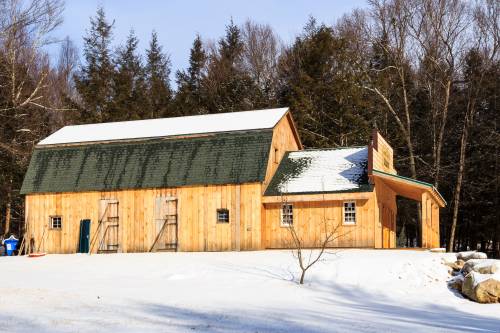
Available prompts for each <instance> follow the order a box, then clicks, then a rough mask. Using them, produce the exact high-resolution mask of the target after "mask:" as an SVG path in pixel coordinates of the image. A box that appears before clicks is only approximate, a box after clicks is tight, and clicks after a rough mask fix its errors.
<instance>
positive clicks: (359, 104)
mask: <svg viewBox="0 0 500 333" xmlns="http://www.w3.org/2000/svg"><path fill="white" fill-rule="evenodd" d="M350 58H351V55H350V53H349V49H348V48H347V47H346V43H345V41H344V40H343V39H342V38H338V37H336V36H335V35H334V33H333V30H332V28H330V27H327V26H325V25H320V26H317V25H316V22H315V21H314V19H313V18H311V19H310V20H309V23H308V24H307V25H306V28H305V29H304V33H303V34H302V35H301V36H299V37H298V38H297V39H296V41H295V43H294V44H293V45H292V46H291V47H290V48H289V49H287V50H286V51H285V54H284V55H283V57H282V58H281V61H280V65H279V82H280V83H281V86H280V104H282V105H286V106H289V107H290V108H291V110H292V112H293V115H294V117H295V119H296V120H297V123H298V126H299V129H300V131H301V138H302V140H303V143H304V145H306V146H316V147H322V146H326V147H331V146H348V145H357V144H364V143H365V142H366V141H367V139H368V137H369V133H370V123H369V119H367V117H366V115H364V114H362V113H361V112H360V110H363V109H364V101H363V98H362V96H361V93H360V90H359V89H357V88H356V87H355V86H354V85H353V84H352V82H353V80H352V78H351V72H350V70H349V69H348V68H347V64H348V63H349V61H350Z"/></svg>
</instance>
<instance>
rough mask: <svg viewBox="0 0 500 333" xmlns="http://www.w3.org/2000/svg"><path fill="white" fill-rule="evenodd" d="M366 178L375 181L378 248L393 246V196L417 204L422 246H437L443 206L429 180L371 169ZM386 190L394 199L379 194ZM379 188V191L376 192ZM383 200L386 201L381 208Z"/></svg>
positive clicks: (394, 216)
mask: <svg viewBox="0 0 500 333" xmlns="http://www.w3.org/2000/svg"><path fill="white" fill-rule="evenodd" d="M369 177H370V179H371V181H372V183H373V184H375V189H376V192H377V197H378V198H379V200H378V201H379V218H378V220H379V227H380V229H381V230H380V231H381V240H380V243H379V242H377V240H376V245H377V243H378V244H379V245H380V246H376V247H381V248H394V247H396V232H395V231H396V223H395V221H396V215H395V214H396V212H397V208H396V205H395V200H394V199H395V196H401V197H404V198H407V199H410V200H414V201H417V202H419V204H420V221H421V223H420V236H421V246H422V248H436V247H440V238H439V237H440V236H439V208H442V207H445V206H446V201H445V200H444V199H443V197H442V196H441V194H440V193H439V192H438V191H437V189H436V188H435V187H434V186H433V185H432V184H429V183H425V182H422V181H418V180H414V179H411V178H407V177H403V176H399V175H396V174H392V173H387V172H383V171H380V170H375V169H373V170H372V172H371V174H370V176H369ZM384 188H388V189H390V191H391V192H393V193H392V194H393V195H394V198H393V199H391V200H387V198H386V195H387V193H384V194H382V193H381V192H387V191H381V189H384ZM377 189H379V191H377ZM385 202H388V203H390V204H389V205H388V207H385V206H384V205H387V204H385ZM391 203H393V204H391Z"/></svg>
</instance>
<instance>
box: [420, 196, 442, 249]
mask: <svg viewBox="0 0 500 333" xmlns="http://www.w3.org/2000/svg"><path fill="white" fill-rule="evenodd" d="M421 207H422V229H421V230H422V231H421V232H422V247H423V248H438V247H439V246H440V239H439V206H438V204H437V203H436V202H435V201H434V200H433V199H432V197H431V196H430V195H429V194H428V193H426V192H424V193H422V201H421Z"/></svg>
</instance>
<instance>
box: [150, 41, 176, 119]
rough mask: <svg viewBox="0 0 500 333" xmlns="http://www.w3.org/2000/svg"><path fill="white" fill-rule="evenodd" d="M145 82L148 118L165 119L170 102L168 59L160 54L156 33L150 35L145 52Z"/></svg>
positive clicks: (169, 113)
mask: <svg viewBox="0 0 500 333" xmlns="http://www.w3.org/2000/svg"><path fill="white" fill-rule="evenodd" d="M146 57H147V64H146V68H145V70H146V81H147V84H146V85H147V99H148V106H149V110H148V114H147V115H146V116H147V117H149V118H158V117H167V116H171V115H173V114H172V112H169V109H170V103H171V100H172V90H171V88H170V78H169V76H170V66H171V65H170V59H169V57H168V56H167V55H165V54H164V53H163V52H162V47H161V46H160V44H159V43H158V35H157V34H156V32H153V33H152V34H151V41H150V43H149V49H148V50H146Z"/></svg>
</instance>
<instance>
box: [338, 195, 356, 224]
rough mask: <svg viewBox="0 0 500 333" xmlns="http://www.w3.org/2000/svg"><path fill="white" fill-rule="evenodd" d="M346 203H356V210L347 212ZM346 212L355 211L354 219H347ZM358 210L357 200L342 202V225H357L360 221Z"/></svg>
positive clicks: (351, 212)
mask: <svg viewBox="0 0 500 333" xmlns="http://www.w3.org/2000/svg"><path fill="white" fill-rule="evenodd" d="M346 204H354V211H347V212H346ZM346 213H348V214H353V213H354V221H346ZM357 215H358V210H357V205H356V200H347V201H343V202H342V225H356V224H357V223H358V216H357Z"/></svg>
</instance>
